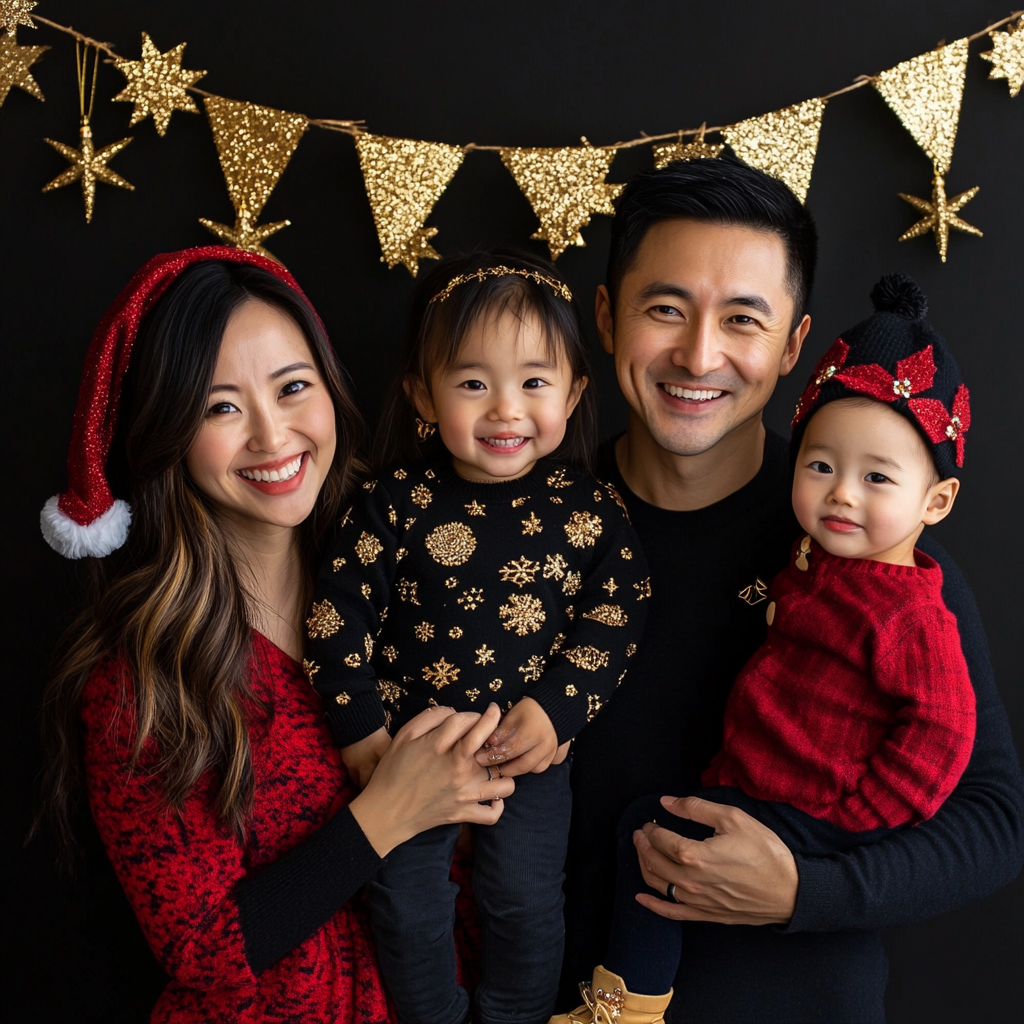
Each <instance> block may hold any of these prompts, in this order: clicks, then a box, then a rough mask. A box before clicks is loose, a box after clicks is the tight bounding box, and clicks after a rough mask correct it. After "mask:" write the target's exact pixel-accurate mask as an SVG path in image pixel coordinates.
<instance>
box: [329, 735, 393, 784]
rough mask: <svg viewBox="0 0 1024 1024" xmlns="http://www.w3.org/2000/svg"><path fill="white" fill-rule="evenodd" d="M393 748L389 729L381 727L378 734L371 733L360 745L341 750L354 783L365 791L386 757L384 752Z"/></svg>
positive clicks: (355, 744)
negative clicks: (380, 762) (381, 761)
mask: <svg viewBox="0 0 1024 1024" xmlns="http://www.w3.org/2000/svg"><path fill="white" fill-rule="evenodd" d="M390 746H391V737H390V736H389V735H388V731H387V729H385V728H384V727H383V726H381V727H380V728H379V729H378V730H377V731H376V732H371V733H370V735H369V736H367V737H366V738H365V739H361V740H360V741H359V742H358V743H353V744H351V745H350V746H347V747H342V748H341V759H342V761H344V762H345V767H346V768H347V769H348V773H349V775H351V776H352V781H353V782H354V783H355V784H356V785H357V786H358V787H359V788H360V789H365V788H366V784H367V783H368V782H369V781H370V776H371V775H373V770H374V769H375V768H376V767H377V762H378V761H379V760H380V759H381V758H382V757H383V756H384V751H385V750H387V749H388V747H390Z"/></svg>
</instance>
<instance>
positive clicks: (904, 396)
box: [790, 274, 971, 480]
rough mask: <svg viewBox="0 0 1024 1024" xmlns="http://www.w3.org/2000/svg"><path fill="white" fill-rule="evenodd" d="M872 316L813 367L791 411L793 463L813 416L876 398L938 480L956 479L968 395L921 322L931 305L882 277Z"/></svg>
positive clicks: (903, 281)
mask: <svg viewBox="0 0 1024 1024" xmlns="http://www.w3.org/2000/svg"><path fill="white" fill-rule="evenodd" d="M871 301H872V303H873V304H874V307H875V312H874V313H873V314H872V315H871V316H869V317H868V318H867V320H862V321H861V322H860V323H859V324H857V325H856V326H855V327H851V328H850V330H848V331H844V332H843V334H842V335H840V337H838V338H837V339H836V340H835V342H834V343H833V344H832V347H831V348H830V349H829V350H828V351H827V352H826V353H825V354H824V355H823V356H822V357H821V359H819V360H818V364H817V365H816V366H815V367H814V372H813V373H812V374H811V379H810V380H809V381H808V382H807V387H806V388H805V389H804V393H803V394H802V395H801V396H800V400H799V401H798V402H797V404H796V413H795V415H794V416H793V436H792V440H791V442H790V443H791V445H792V452H793V456H794V458H795V457H796V453H797V451H798V450H799V448H800V441H801V439H802V438H803V434H804V431H805V430H806V428H807V424H808V422H809V421H810V419H811V417H812V416H813V415H814V413H815V412H817V411H818V410H819V409H820V408H821V407H822V406H824V405H827V404H828V403H829V402H834V401H836V399H839V398H873V399H875V400H877V401H879V402H884V403H886V404H887V405H888V406H889V407H890V408H891V409H893V410H894V411H895V412H898V413H899V414H900V415H901V416H904V417H906V419H907V420H908V421H909V422H910V423H911V424H913V426H914V428H915V429H916V430H917V431H918V432H919V433H920V434H921V436H922V438H924V441H925V444H926V445H927V447H928V450H929V451H930V452H931V454H932V458H933V459H934V461H935V468H936V469H937V470H938V473H939V478H940V479H941V480H946V479H948V478H949V477H952V476H955V477H959V476H960V473H961V469H962V467H963V464H964V434H965V433H966V432H967V428H968V427H969V426H970V425H971V409H970V396H969V394H968V391H967V387H966V385H965V384H964V382H963V380H962V379H961V377H960V371H959V370H958V369H957V365H956V361H955V360H954V359H953V356H952V353H951V352H950V351H949V348H948V346H947V345H946V343H945V341H943V339H942V337H941V336H940V335H939V334H938V333H937V332H936V331H935V330H934V328H933V327H932V326H931V324H929V323H928V321H927V320H926V319H925V315H926V314H927V312H928V300H927V299H926V298H925V296H924V293H923V292H922V291H921V289H920V288H919V287H918V286H917V282H915V281H914V279H913V278H912V277H909V276H907V275H906V274H887V275H886V276H885V277H883V278H882V279H881V281H879V282H878V284H876V285H875V286H874V288H872V289H871Z"/></svg>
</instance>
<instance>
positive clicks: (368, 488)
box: [363, 480, 377, 494]
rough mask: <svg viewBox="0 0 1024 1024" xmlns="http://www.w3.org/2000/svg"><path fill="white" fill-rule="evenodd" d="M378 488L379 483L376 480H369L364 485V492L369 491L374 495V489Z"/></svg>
mask: <svg viewBox="0 0 1024 1024" xmlns="http://www.w3.org/2000/svg"><path fill="white" fill-rule="evenodd" d="M376 486H377V481H376V480H367V481H366V483H365V484H363V490H364V491H368V492H369V493H370V494H373V489H374V487H376Z"/></svg>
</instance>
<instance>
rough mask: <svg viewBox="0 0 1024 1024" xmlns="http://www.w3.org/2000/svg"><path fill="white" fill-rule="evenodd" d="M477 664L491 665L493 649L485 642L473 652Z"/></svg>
mask: <svg viewBox="0 0 1024 1024" xmlns="http://www.w3.org/2000/svg"><path fill="white" fill-rule="evenodd" d="M473 653H474V654H475V655H476V663H477V664H478V665H493V664H494V651H493V649H492V648H490V647H488V646H487V644H481V645H480V646H479V647H478V648H477V649H476V650H475V651H474V652H473Z"/></svg>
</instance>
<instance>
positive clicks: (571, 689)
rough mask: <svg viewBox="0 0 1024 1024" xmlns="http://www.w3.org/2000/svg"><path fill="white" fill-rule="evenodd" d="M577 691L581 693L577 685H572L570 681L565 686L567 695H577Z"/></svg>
mask: <svg viewBox="0 0 1024 1024" xmlns="http://www.w3.org/2000/svg"><path fill="white" fill-rule="evenodd" d="M577 693H579V690H577V689H576V687H575V686H573V685H572V683H570V684H569V685H568V686H567V687H566V688H565V695H566V697H575V696H576V694H577Z"/></svg>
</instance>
